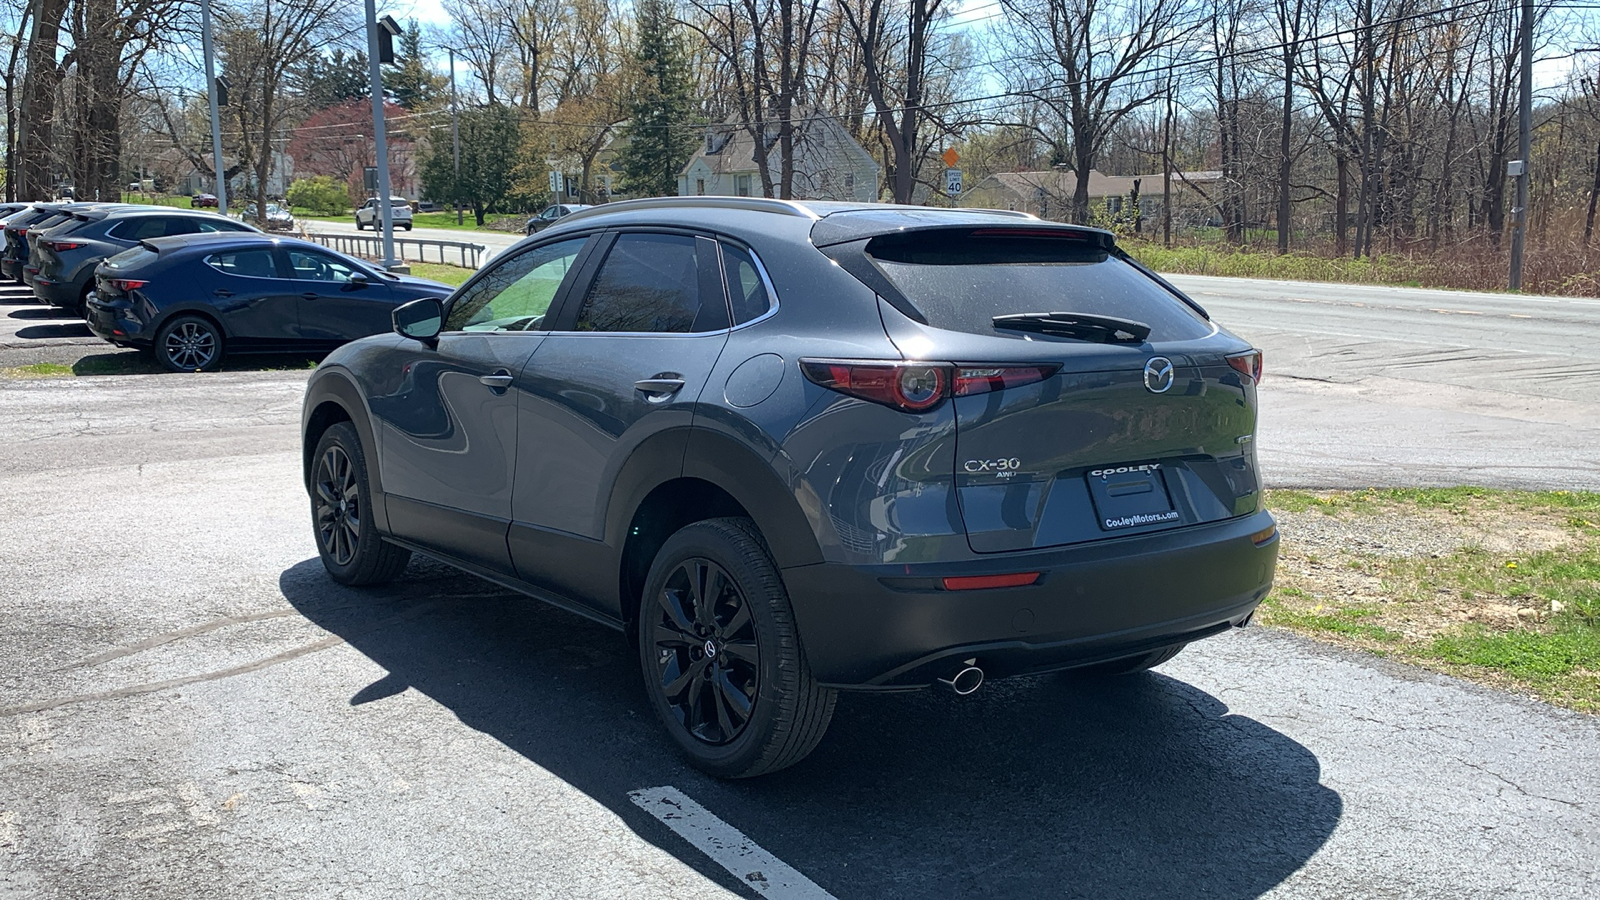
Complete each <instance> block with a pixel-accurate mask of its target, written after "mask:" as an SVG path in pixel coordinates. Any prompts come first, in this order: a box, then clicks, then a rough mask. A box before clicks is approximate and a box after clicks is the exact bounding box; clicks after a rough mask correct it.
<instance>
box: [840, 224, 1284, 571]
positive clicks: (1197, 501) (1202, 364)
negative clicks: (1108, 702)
mask: <svg viewBox="0 0 1600 900" xmlns="http://www.w3.org/2000/svg"><path fill="white" fill-rule="evenodd" d="M862 252H863V254H864V255H865V257H866V258H867V261H868V262H869V263H870V264H871V265H872V266H873V267H874V268H875V269H876V270H877V272H879V273H881V275H882V277H883V278H884V279H885V282H883V283H880V284H881V286H882V287H884V288H892V290H883V291H880V293H882V294H883V295H884V297H885V300H884V302H883V303H882V304H881V306H882V311H883V317H884V323H885V326H886V328H887V330H888V332H889V335H890V337H891V338H892V339H893V340H894V341H895V344H896V346H897V347H898V348H899V349H900V350H901V352H902V353H904V354H905V355H906V357H907V358H908V359H916V360H928V359H937V360H939V361H948V362H950V363H953V364H954V366H955V369H954V373H955V374H954V376H953V377H952V385H953V388H952V395H953V396H952V402H953V403H954V405H955V411H956V454H955V467H956V472H955V478H956V485H957V494H958V496H959V499H960V507H961V515H962V519H963V522H964V524H965V527H966V530H967V537H968V541H969V543H970V544H971V546H972V549H973V550H975V551H977V552H980V553H987V552H1000V551H1010V550H1023V549H1029V548H1035V547H1051V546H1059V545H1063V544H1073V543H1079V542H1084V541H1093V540H1099V539H1103V538H1109V537H1117V536H1121V535H1126V534H1139V533H1145V532H1151V531H1159V530H1164V529H1169V528H1180V527H1183V526H1186V525H1195V524H1200V523H1204V522H1213V521H1218V520H1221V519H1226V518H1231V517H1234V516H1241V515H1247V514H1249V513H1252V512H1254V511H1255V510H1256V508H1257V506H1258V503H1259V491H1260V485H1259V481H1258V478H1257V474H1256V465H1255V453H1254V434H1255V424H1256V398H1255V380H1256V377H1258V376H1259V369H1258V368H1255V364H1256V363H1257V362H1258V361H1259V358H1260V357H1259V355H1258V354H1256V353H1255V351H1253V350H1252V349H1251V348H1250V346H1249V345H1248V344H1247V343H1245V342H1243V341H1241V340H1239V339H1238V338H1236V337H1234V336H1232V335H1230V334H1228V333H1227V332H1224V331H1221V330H1219V329H1218V328H1216V327H1215V326H1213V324H1212V323H1211V322H1210V321H1209V320H1208V319H1207V317H1206V316H1205V314H1204V312H1203V311H1202V310H1200V309H1199V307H1197V306H1194V305H1193V304H1192V303H1189V302H1188V301H1187V300H1186V299H1185V298H1182V297H1181V296H1180V295H1179V294H1178V293H1177V292H1176V291H1175V290H1173V289H1170V288H1168V287H1165V286H1164V285H1163V284H1162V283H1160V282H1158V281H1157V280H1156V279H1155V278H1154V277H1152V276H1151V275H1149V274H1147V273H1146V272H1144V271H1142V270H1141V269H1140V268H1138V267H1136V266H1135V265H1134V264H1132V263H1131V262H1130V261H1128V260H1126V258H1124V257H1122V255H1121V254H1120V252H1119V251H1117V250H1116V249H1115V248H1114V246H1113V245H1112V243H1111V239H1110V236H1109V235H1106V234H1104V233H1103V232H1097V231H1092V230H1088V229H1070V228H1049V227H1037V226H1035V227H1032V228H1021V227H1003V228H976V229H974V228H962V229H954V230H952V229H940V230H925V231H913V232H906V233H899V234H892V235H884V236H880V237H877V238H874V239H872V240H870V241H868V242H867V243H866V244H865V245H864V246H863V248H862ZM1230 357H1232V359H1230ZM977 382H982V383H983V384H982V386H983V388H985V389H984V390H981V391H977V390H973V391H972V392H971V393H965V392H964V390H965V389H964V387H963V386H964V385H966V386H968V387H970V386H971V385H972V384H973V383H977Z"/></svg>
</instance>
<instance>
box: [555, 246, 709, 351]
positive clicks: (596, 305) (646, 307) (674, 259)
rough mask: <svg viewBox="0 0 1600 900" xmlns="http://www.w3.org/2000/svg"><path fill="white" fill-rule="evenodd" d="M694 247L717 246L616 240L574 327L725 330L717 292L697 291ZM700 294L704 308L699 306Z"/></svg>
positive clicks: (674, 331) (677, 331) (675, 331)
mask: <svg viewBox="0 0 1600 900" xmlns="http://www.w3.org/2000/svg"><path fill="white" fill-rule="evenodd" d="M697 247H699V248H706V249H714V248H715V247H716V244H714V243H712V242H711V241H703V242H701V241H697V240H696V239H695V238H692V237H686V236H684V235H677V234H623V235H619V236H618V237H617V240H616V243H614V244H612V245H611V251H610V252H609V253H607V254H606V260H605V262H604V263H603V264H602V265H601V266H600V273H599V274H598V275H596V276H595V279H594V284H593V285H592V286H590V288H589V295H588V296H587V297H585V298H584V299H583V307H582V308H581V309H579V310H578V321H577V323H576V325H574V326H573V327H574V328H575V329H576V330H577V331H612V332H616V331H636V332H655V333H667V334H682V333H689V332H706V331H717V330H719V329H722V328H727V327H728V323H727V309H726V307H725V305H724V304H723V303H722V302H721V300H722V298H721V297H718V296H716V294H718V293H721V291H720V287H721V286H720V285H718V286H717V288H718V289H717V290H715V291H711V290H708V291H704V292H702V290H701V286H700V282H701V277H700V275H701V269H700V256H699V252H697ZM701 252H703V250H702V251H701ZM712 271H715V268H714V267H713V268H712ZM719 280H720V279H719ZM702 294H703V295H704V296H705V297H706V299H707V300H708V301H709V302H707V303H704V304H702V303H701V297H702Z"/></svg>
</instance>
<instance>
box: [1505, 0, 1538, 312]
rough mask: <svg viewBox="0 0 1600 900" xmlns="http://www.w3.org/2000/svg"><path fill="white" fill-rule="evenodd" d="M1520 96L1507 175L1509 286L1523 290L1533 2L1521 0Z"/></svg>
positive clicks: (1530, 146) (1530, 134)
mask: <svg viewBox="0 0 1600 900" xmlns="http://www.w3.org/2000/svg"><path fill="white" fill-rule="evenodd" d="M1521 40H1522V90H1521V93H1522V97H1521V102H1520V103H1519V104H1518V105H1519V107H1520V109H1518V111H1517V157H1518V158H1517V159H1514V160H1512V161H1511V165H1510V167H1511V171H1510V173H1509V174H1511V175H1514V176H1516V179H1517V201H1516V205H1515V206H1513V207H1512V208H1511V277H1510V279H1509V287H1510V288H1511V290H1513V291H1520V290H1522V254H1523V251H1524V250H1525V248H1526V247H1527V243H1528V183H1529V182H1530V181H1531V180H1532V174H1531V173H1530V172H1529V171H1528V170H1529V168H1530V166H1529V163H1530V162H1531V160H1529V157H1530V156H1532V155H1533V0H1522V39H1521Z"/></svg>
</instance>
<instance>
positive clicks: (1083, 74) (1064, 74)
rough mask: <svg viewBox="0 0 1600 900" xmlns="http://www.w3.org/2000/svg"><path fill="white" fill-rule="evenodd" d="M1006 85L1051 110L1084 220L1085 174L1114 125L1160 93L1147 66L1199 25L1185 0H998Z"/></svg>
mask: <svg viewBox="0 0 1600 900" xmlns="http://www.w3.org/2000/svg"><path fill="white" fill-rule="evenodd" d="M1001 3H1002V4H1003V5H1004V7H1005V9H1006V11H1007V19H1006V23H1005V27H1004V29H1003V33H1004V35H1005V37H1006V39H1007V41H1008V43H1009V45H1010V46H1012V47H1014V48H1016V49H1017V51H1018V54H1017V55H1015V56H1011V57H1008V58H1007V60H1006V62H1007V63H1008V70H1009V75H1010V78H1011V81H1012V83H1013V90H1014V91H1016V92H1017V93H1020V94H1022V95H1024V96H1027V97H1031V98H1034V99H1037V100H1039V101H1040V102H1041V103H1043V104H1044V105H1045V106H1046V107H1047V108H1049V109H1050V110H1051V112H1052V113H1053V114H1054V117H1055V119H1056V124H1057V127H1058V131H1057V134H1056V135H1055V138H1056V139H1057V140H1059V141H1061V142H1063V144H1064V145H1065V146H1064V147H1063V149H1064V151H1065V152H1064V155H1065V156H1066V157H1067V159H1068V161H1069V163H1070V165H1071V166H1072V170H1073V172H1074V174H1075V175H1076V186H1075V187H1074V189H1073V194H1072V213H1071V214H1072V218H1073V220H1074V221H1078V222H1085V221H1088V218H1089V172H1090V170H1091V169H1093V168H1094V167H1095V165H1096V163H1097V161H1098V159H1099V156H1100V153H1101V151H1102V150H1103V149H1104V148H1105V143H1106V140H1107V139H1108V138H1109V137H1110V135H1111V133H1112V131H1113V130H1114V129H1115V128H1116V126H1117V123H1119V122H1120V121H1122V119H1123V118H1125V117H1126V116H1128V115H1129V114H1131V113H1133V112H1134V111H1136V110H1138V109H1140V108H1142V107H1144V106H1145V105H1146V104H1148V103H1151V102H1153V101H1154V100H1156V99H1157V98H1159V97H1160V96H1161V94H1162V84H1161V80H1160V78H1159V77H1156V75H1157V73H1155V72H1154V71H1153V68H1154V67H1155V66H1156V65H1157V64H1158V62H1159V61H1160V60H1161V59H1162V58H1163V56H1165V55H1169V54H1170V51H1171V50H1172V48H1173V47H1175V46H1177V45H1179V44H1182V43H1184V42H1186V41H1187V40H1188V39H1189V38H1190V37H1191V36H1192V35H1193V34H1194V33H1195V32H1196V31H1197V30H1198V28H1199V26H1200V23H1201V21H1203V20H1201V19H1197V17H1196V16H1195V15H1194V11H1193V10H1192V9H1191V7H1190V5H1189V2H1188V0H1001Z"/></svg>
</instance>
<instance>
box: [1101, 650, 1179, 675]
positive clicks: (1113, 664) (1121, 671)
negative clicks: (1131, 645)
mask: <svg viewBox="0 0 1600 900" xmlns="http://www.w3.org/2000/svg"><path fill="white" fill-rule="evenodd" d="M1187 646H1189V645H1188V644H1173V645H1172V646H1170V647H1162V648H1161V649H1160V650H1152V651H1151V652H1149V653H1143V654H1140V655H1139V656H1125V657H1123V658H1122V659H1113V660H1111V661H1110V662H1103V663H1095V664H1094V665H1092V666H1084V667H1083V668H1081V669H1073V670H1072V673H1073V674H1074V675H1136V674H1138V673H1140V672H1144V671H1146V670H1149V669H1153V668H1155V667H1156V666H1159V665H1161V664H1162V663H1164V662H1166V661H1167V660H1169V659H1171V658H1173V657H1174V656H1177V655H1178V654H1179V653H1181V652H1182V651H1183V648H1185V647H1187Z"/></svg>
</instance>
